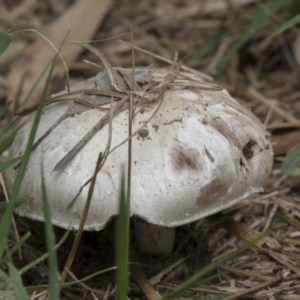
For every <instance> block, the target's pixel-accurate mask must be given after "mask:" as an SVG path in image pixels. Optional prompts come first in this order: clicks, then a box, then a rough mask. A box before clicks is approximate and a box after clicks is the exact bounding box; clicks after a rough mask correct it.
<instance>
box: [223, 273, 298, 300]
mask: <svg viewBox="0 0 300 300" xmlns="http://www.w3.org/2000/svg"><path fill="white" fill-rule="evenodd" d="M299 278H300V274H295V275H291V276H287V277H285V278H283V277H281V276H280V277H275V278H273V279H271V280H269V281H266V282H263V283H261V284H257V285H255V286H253V287H251V288H249V289H247V290H244V291H241V292H239V293H237V294H235V295H232V296H229V297H226V298H224V299H223V300H235V299H239V298H240V297H243V296H246V295H249V294H254V293H256V292H258V291H260V290H262V289H264V288H266V287H269V286H272V285H274V284H278V283H280V282H287V281H292V280H297V279H299Z"/></svg>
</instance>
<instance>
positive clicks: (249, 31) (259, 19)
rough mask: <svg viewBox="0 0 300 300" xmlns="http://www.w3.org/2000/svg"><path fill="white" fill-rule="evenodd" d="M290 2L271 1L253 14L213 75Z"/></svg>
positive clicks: (281, 0) (284, 0)
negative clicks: (273, 15) (274, 14)
mask: <svg viewBox="0 0 300 300" xmlns="http://www.w3.org/2000/svg"><path fill="white" fill-rule="evenodd" d="M290 1H291V0H273V1H272V2H271V3H270V4H269V5H268V6H266V8H265V9H264V10H261V9H260V10H259V11H258V12H257V13H255V18H253V21H252V22H251V23H250V24H249V25H248V27H247V28H246V30H245V32H244V33H243V34H242V36H241V38H240V39H239V41H238V42H237V43H236V44H235V45H233V47H231V49H230V50H229V51H228V52H227V54H226V55H225V56H224V58H223V59H222V60H220V62H219V63H218V65H217V66H216V70H215V74H217V73H219V72H221V71H222V70H223V69H224V68H225V66H226V65H227V63H228V62H229V60H230V59H231V57H232V56H233V55H234V54H235V53H236V52H237V51H238V50H239V49H240V48H241V47H242V46H244V45H245V43H246V42H247V41H248V40H249V39H250V38H251V37H252V36H253V34H254V33H255V32H256V31H257V30H258V29H259V28H260V27H261V26H262V25H263V23H264V22H265V21H266V20H267V19H268V18H269V17H270V15H271V14H272V13H275V12H276V11H278V10H279V9H280V8H282V7H283V6H285V5H287V4H288V3H289V2H290Z"/></svg>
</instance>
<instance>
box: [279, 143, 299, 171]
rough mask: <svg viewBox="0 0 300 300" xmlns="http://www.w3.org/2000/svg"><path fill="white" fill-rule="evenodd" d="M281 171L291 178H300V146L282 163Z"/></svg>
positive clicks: (290, 152) (292, 150)
mask: <svg viewBox="0 0 300 300" xmlns="http://www.w3.org/2000/svg"><path fill="white" fill-rule="evenodd" d="M281 170H282V171H283V173H285V174H287V175H290V176H300V144H298V145H296V146H295V147H293V148H292V149H291V150H290V151H289V152H288V154H287V155H286V157H285V158H284V161H283V163H282V166H281Z"/></svg>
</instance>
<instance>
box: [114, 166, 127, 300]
mask: <svg viewBox="0 0 300 300" xmlns="http://www.w3.org/2000/svg"><path fill="white" fill-rule="evenodd" d="M119 197H120V199H119V215H118V217H117V220H116V244H115V253H116V254H115V255H116V256H115V257H116V265H117V271H116V283H117V292H116V299H117V300H124V299H126V296H127V293H128V236H129V235H128V226H127V218H128V216H127V199H126V192H125V172H124V168H122V176H121V187H120V195H119Z"/></svg>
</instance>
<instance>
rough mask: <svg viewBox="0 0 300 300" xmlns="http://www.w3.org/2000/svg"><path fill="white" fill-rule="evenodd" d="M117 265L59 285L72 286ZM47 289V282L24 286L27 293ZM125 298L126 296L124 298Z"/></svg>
mask: <svg viewBox="0 0 300 300" xmlns="http://www.w3.org/2000/svg"><path fill="white" fill-rule="evenodd" d="M116 269H117V267H110V268H106V269H103V270H100V271H98V272H95V273H93V274H91V275H89V276H86V277H84V278H81V279H79V280H78V281H70V282H66V283H63V284H60V285H59V287H60V288H61V289H62V288H67V287H71V286H74V285H76V284H78V282H84V281H88V280H90V279H92V278H94V277H96V276H98V275H102V274H104V273H106V272H110V271H114V270H116ZM48 289H49V286H48V285H47V284H44V285H35V286H28V287H26V291H27V292H28V293H32V292H41V291H47V290H48ZM125 299H126V298H125Z"/></svg>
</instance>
